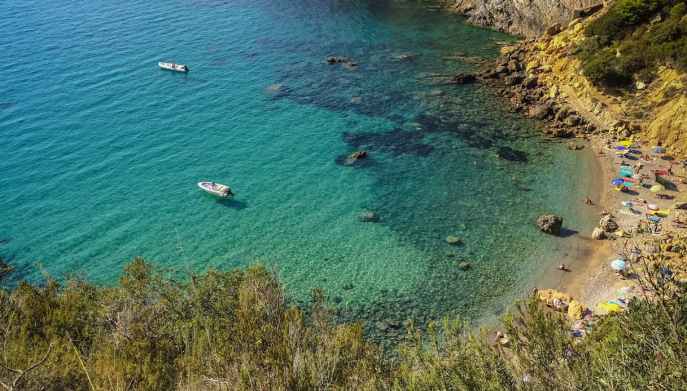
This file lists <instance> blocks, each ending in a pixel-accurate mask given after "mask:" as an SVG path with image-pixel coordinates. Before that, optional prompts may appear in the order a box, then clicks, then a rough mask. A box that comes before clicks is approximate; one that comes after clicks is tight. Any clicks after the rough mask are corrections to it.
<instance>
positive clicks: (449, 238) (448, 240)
mask: <svg viewBox="0 0 687 391" xmlns="http://www.w3.org/2000/svg"><path fill="white" fill-rule="evenodd" d="M446 243H448V244H450V245H452V246H458V245H460V244H463V240H462V239H461V238H459V237H457V236H453V235H449V236H447V237H446Z"/></svg>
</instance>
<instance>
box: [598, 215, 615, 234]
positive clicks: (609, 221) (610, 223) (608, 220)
mask: <svg viewBox="0 0 687 391" xmlns="http://www.w3.org/2000/svg"><path fill="white" fill-rule="evenodd" d="M599 227H600V228H601V229H602V230H604V232H615V231H617V230H618V223H616V222H615V220H614V219H613V216H611V215H605V216H604V217H602V218H601V220H599Z"/></svg>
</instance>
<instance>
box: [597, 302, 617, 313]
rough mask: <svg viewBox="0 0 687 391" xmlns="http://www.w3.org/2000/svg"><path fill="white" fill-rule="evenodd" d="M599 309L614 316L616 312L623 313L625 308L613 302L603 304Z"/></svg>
mask: <svg viewBox="0 0 687 391" xmlns="http://www.w3.org/2000/svg"><path fill="white" fill-rule="evenodd" d="M598 308H599V309H600V310H601V311H606V312H608V313H609V314H612V313H614V312H623V307H622V306H621V305H620V304H618V303H611V302H608V303H601V304H599V305H598Z"/></svg>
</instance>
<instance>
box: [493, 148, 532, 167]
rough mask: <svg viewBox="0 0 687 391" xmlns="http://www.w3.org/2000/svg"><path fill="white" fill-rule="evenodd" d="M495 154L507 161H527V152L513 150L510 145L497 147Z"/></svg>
mask: <svg viewBox="0 0 687 391" xmlns="http://www.w3.org/2000/svg"><path fill="white" fill-rule="evenodd" d="M496 154H497V155H498V157H500V158H501V159H503V160H508V161H509V162H520V163H525V162H527V153H525V152H523V151H518V150H515V149H513V148H511V147H498V149H497V150H496Z"/></svg>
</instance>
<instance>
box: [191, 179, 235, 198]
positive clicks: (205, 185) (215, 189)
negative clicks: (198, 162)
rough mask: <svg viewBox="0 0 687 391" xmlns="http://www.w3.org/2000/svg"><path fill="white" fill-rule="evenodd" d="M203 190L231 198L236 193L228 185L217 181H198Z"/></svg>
mask: <svg viewBox="0 0 687 391" xmlns="http://www.w3.org/2000/svg"><path fill="white" fill-rule="evenodd" d="M198 187H200V189H201V190H203V191H205V192H208V193H210V194H212V195H214V196H217V197H221V198H229V197H231V196H233V195H234V193H232V191H231V189H230V188H229V186H227V185H223V184H221V183H215V182H198Z"/></svg>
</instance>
